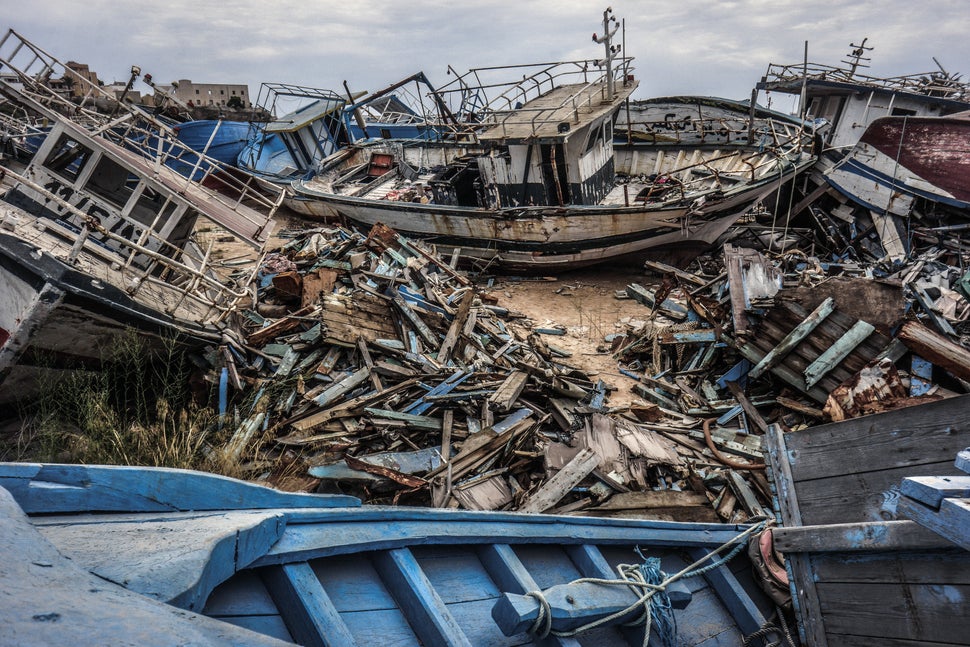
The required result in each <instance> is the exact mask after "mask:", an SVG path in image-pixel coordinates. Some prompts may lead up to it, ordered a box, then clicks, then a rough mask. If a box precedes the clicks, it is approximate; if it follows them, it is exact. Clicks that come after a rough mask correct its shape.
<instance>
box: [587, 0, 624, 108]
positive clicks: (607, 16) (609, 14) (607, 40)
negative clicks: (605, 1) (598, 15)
mask: <svg viewBox="0 0 970 647" xmlns="http://www.w3.org/2000/svg"><path fill="white" fill-rule="evenodd" d="M611 22H612V23H614V25H613V29H612V30H611V29H610V23H611ZM619 28H620V23H619V22H617V20H616V16H614V15H613V7H607V8H606V11H604V12H603V35H602V36H597V35H596V34H593V42H594V43H600V44H602V45H603V47H604V48H605V49H606V59H605V60H604V62H605V63H606V91H607V94H609V97H610V100H612V99H613V94H614V92H615V89H616V87H615V85H614V81H613V65H612V64H613V59H614V58H616V56H617V54H619V53H620V49H621V46H620V45H615V46H614V45H612V39H613V35H614V34H615V33H616V30H617V29H619Z"/></svg>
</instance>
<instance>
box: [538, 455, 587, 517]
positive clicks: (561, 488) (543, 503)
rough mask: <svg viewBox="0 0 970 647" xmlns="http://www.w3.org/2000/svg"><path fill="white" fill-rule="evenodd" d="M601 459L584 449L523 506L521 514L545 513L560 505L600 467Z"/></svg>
mask: <svg viewBox="0 0 970 647" xmlns="http://www.w3.org/2000/svg"><path fill="white" fill-rule="evenodd" d="M599 462H600V457H599V455H597V453H596V452H594V451H592V450H590V449H583V450H581V451H580V452H579V453H578V454H576V456H575V457H573V459H572V460H571V461H569V463H567V464H566V466H565V467H563V468H562V469H561V470H559V472H557V473H556V475H555V476H553V477H552V478H551V479H549V480H548V481H546V482H545V483H544V484H543V485H542V487H540V488H539V489H538V490H537V491H536V492H535V493H533V494H532V496H530V497H529V498H528V499H527V500H526V501H525V502H524V503H523V504H522V505H521V506H519V511H520V512H544V511H545V510H548V509H549V508H551V507H552V506H554V505H556V504H557V503H559V501H561V500H562V498H563V497H564V496H566V494H567V493H568V492H569V491H570V490H571V489H573V488H574V487H576V485H578V484H579V482H580V481H582V480H583V479H584V478H586V477H587V476H588V475H589V473H590V472H592V471H593V470H594V469H596V467H597V465H599Z"/></svg>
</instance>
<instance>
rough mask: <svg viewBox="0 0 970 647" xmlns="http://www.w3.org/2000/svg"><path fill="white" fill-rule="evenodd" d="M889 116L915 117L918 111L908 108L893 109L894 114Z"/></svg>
mask: <svg viewBox="0 0 970 647" xmlns="http://www.w3.org/2000/svg"><path fill="white" fill-rule="evenodd" d="M889 114H891V115H892V116H894V117H915V116H916V111H915V110H910V109H908V108H893V109H892V112H891V113H889Z"/></svg>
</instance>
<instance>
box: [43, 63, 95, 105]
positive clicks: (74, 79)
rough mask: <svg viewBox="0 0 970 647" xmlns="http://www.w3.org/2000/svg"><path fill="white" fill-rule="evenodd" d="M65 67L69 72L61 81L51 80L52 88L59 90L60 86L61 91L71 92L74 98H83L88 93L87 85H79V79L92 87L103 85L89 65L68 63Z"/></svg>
mask: <svg viewBox="0 0 970 647" xmlns="http://www.w3.org/2000/svg"><path fill="white" fill-rule="evenodd" d="M64 67H66V68H67V72H66V73H65V74H64V76H63V77H62V78H61V79H57V80H53V79H52V80H51V87H52V88H55V89H58V86H60V88H61V89H64V90H69V91H70V95H71V96H72V97H83V96H85V95H86V94H87V93H88V90H87V85H86V84H84V83H79V82H78V79H84V80H85V81H87V82H88V83H91V84H92V85H96V86H100V85H102V83H101V81H100V80H99V79H98V75H97V74H95V73H94V72H92V71H91V68H89V67H88V65H87V63H77V62H75V61H68V62H67V63H65V64H64Z"/></svg>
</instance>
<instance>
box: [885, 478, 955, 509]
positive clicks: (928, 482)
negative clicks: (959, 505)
mask: <svg viewBox="0 0 970 647" xmlns="http://www.w3.org/2000/svg"><path fill="white" fill-rule="evenodd" d="M899 493H900V494H901V495H902V496H906V497H909V498H911V499H915V500H916V501H919V502H920V503H922V504H923V505H926V506H929V507H931V508H939V507H940V504H941V503H942V502H943V499H946V498H951V497H952V498H964V499H965V498H968V497H970V475H968V476H908V477H906V478H904V479H903V482H902V484H901V485H900V486H899Z"/></svg>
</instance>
